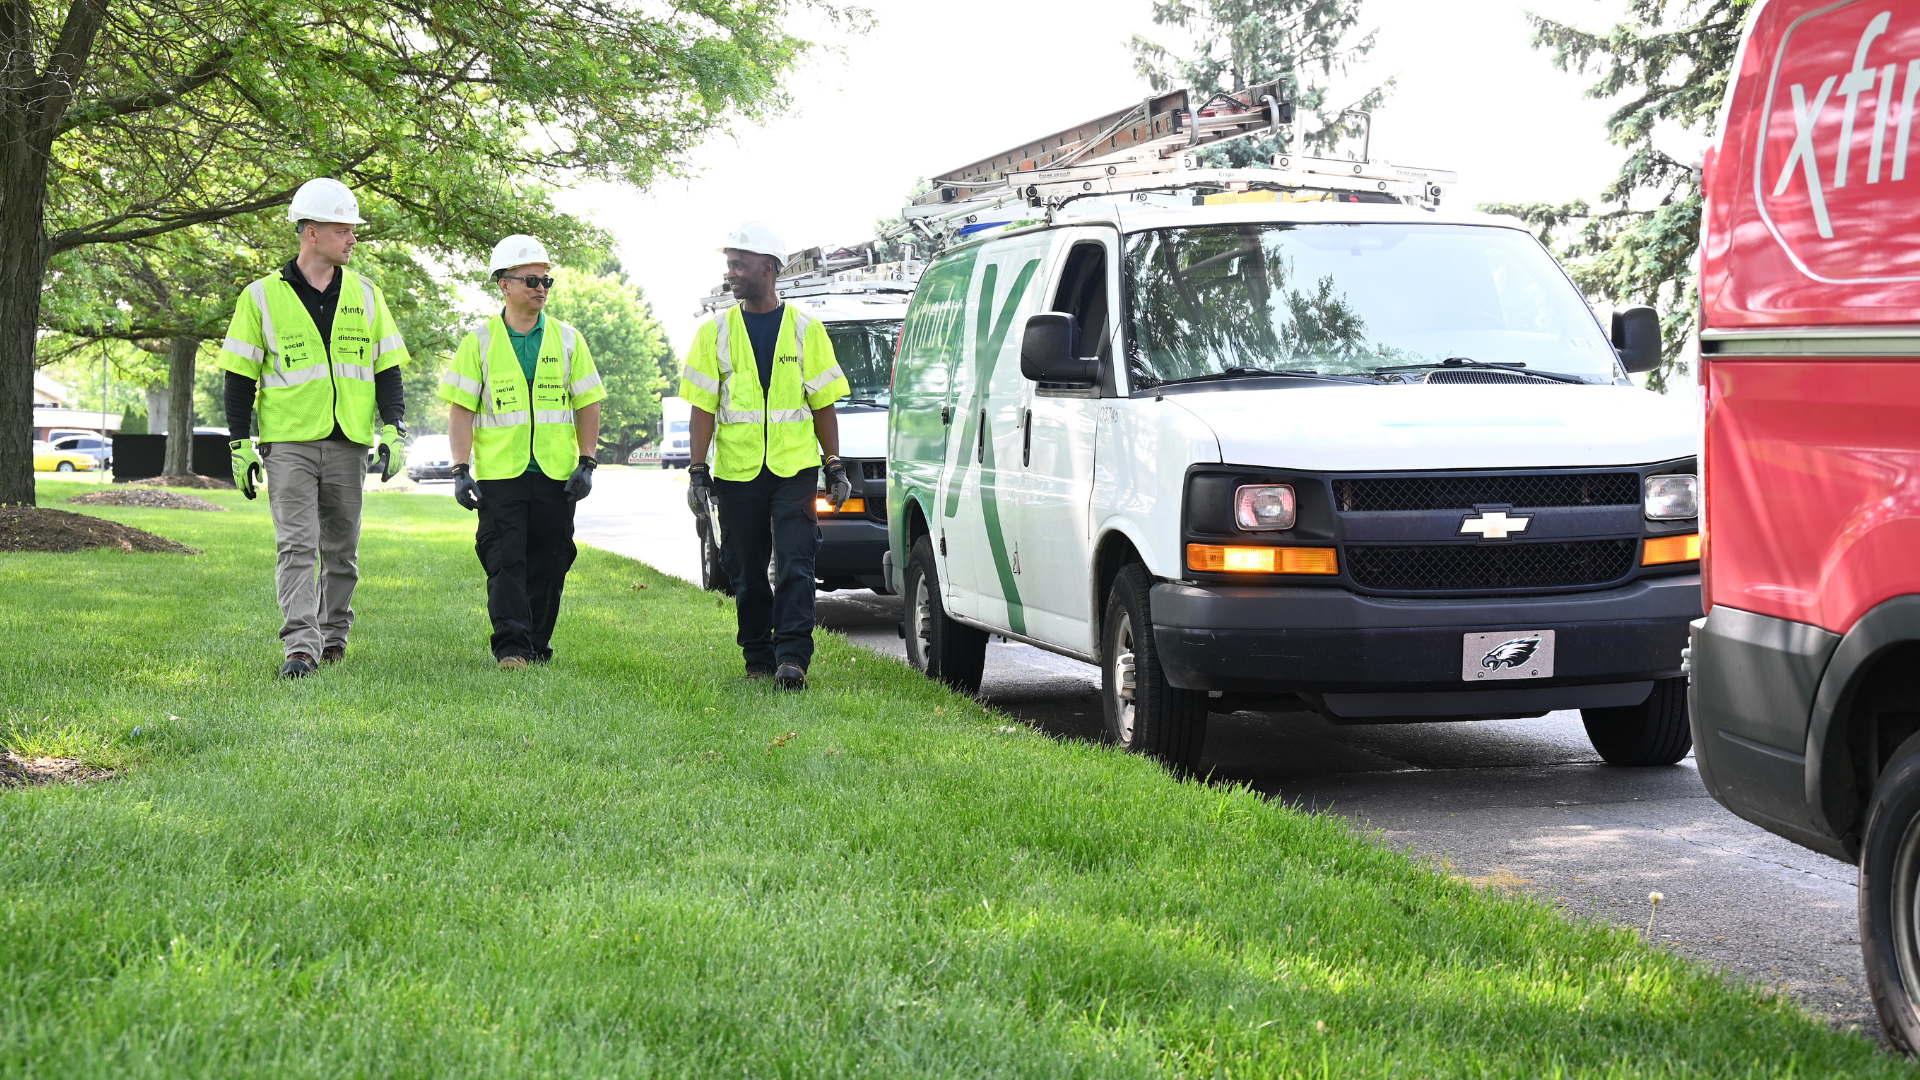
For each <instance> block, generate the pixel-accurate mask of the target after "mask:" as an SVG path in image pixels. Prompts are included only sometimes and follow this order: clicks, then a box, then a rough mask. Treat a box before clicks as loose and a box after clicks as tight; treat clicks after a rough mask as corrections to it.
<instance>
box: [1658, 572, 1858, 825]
mask: <svg viewBox="0 0 1920 1080" xmlns="http://www.w3.org/2000/svg"><path fill="white" fill-rule="evenodd" d="M1694 629H1695V632H1694V635H1693V652H1692V666H1693V677H1692V679H1691V681H1690V684H1689V685H1688V687H1687V715H1688V720H1689V722H1690V723H1691V724H1692V725H1693V754H1694V760H1695V762H1696V764H1698V765H1699V768H1700V780H1701V782H1702V783H1704V784H1705V785H1706V788H1707V791H1708V792H1710V793H1711V794H1712V795H1713V797H1714V798H1715V799H1717V800H1719V802H1720V804H1721V805H1722V806H1725V807H1726V808H1727V809H1729V810H1731V811H1733V812H1734V813H1736V814H1738V815H1740V816H1741V817H1743V818H1746V819H1747V820H1748V821H1751V822H1753V823H1754V824H1756V825H1758V826H1760V827H1761V828H1763V829H1766V830H1767V831H1768V832H1772V833H1776V834H1778V835H1780V836H1784V837H1786V838H1787V839H1789V840H1792V841H1794V842H1796V843H1799V844H1802V845H1804V846H1806V847H1810V848H1812V849H1814V850H1815V851H1819V852H1822V853H1824V854H1827V855H1831V856H1833V857H1834V858H1836V859H1841V860H1845V861H1853V859H1854V858H1855V857H1856V856H1857V855H1858V852H1857V851H1856V850H1849V846H1848V845H1849V841H1848V839H1847V838H1843V837H1840V836H1836V835H1833V833H1832V831H1831V830H1830V829H1828V828H1825V827H1823V826H1824V825H1825V821H1824V820H1823V819H1822V818H1821V816H1820V815H1817V814H1815V813H1814V812H1813V806H1812V804H1811V803H1810V802H1809V799H1808V793H1809V791H1810V790H1811V785H1809V783H1808V775H1807V772H1808V769H1807V749H1808V738H1807V736H1808V727H1809V721H1810V720H1811V717H1812V714H1813V711H1814V699H1815V697H1816V695H1817V694H1818V693H1819V689H1820V682H1821V678H1822V676H1823V675H1824V674H1825V672H1826V669H1827V663H1828V661H1829V659H1830V658H1831V657H1832V656H1833V654H1834V650H1835V647H1836V646H1838V645H1839V643H1840V640H1841V639H1840V635H1838V634H1834V633H1831V632H1829V631H1826V630H1823V629H1821V628H1820V627H1817V626H1810V625H1808V624H1806V623H1798V622H1792V621H1789V620H1786V619H1779V618H1774V617H1772V616H1769V615H1759V614H1755V613H1754V612H1751V611H1741V610H1739V609H1737V608H1730V607H1727V606H1726V605H1724V604H1722V605H1719V606H1717V607H1715V608H1714V609H1713V614H1712V615H1711V616H1709V617H1708V618H1706V619H1702V620H1701V621H1700V622H1699V623H1697V624H1695V628H1694Z"/></svg>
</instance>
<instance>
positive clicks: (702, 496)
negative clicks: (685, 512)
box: [687, 462, 713, 521]
mask: <svg viewBox="0 0 1920 1080" xmlns="http://www.w3.org/2000/svg"><path fill="white" fill-rule="evenodd" d="M687 509H689V510H691V511H693V516H694V517H695V518H697V519H699V520H700V521H705V520H707V516H708V515H709V514H710V513H712V511H713V470H712V469H710V468H708V467H707V465H706V463H705V462H702V463H701V464H699V465H693V466H689V467H688V468H687Z"/></svg>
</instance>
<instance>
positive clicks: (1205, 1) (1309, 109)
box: [1128, 0, 1393, 167]
mask: <svg viewBox="0 0 1920 1080" xmlns="http://www.w3.org/2000/svg"><path fill="white" fill-rule="evenodd" d="M1153 21H1154V23H1155V24H1156V25H1159V26H1168V27H1173V28H1175V29H1178V30H1181V31H1184V32H1185V33H1186V35H1187V36H1188V38H1189V39H1191V41H1192V43H1193V51H1192V52H1191V53H1189V54H1187V55H1180V54H1179V53H1176V52H1175V50H1174V49H1173V48H1171V47H1169V46H1167V45H1165V44H1162V43H1160V42H1155V41H1152V40H1150V39H1148V38H1146V37H1143V36H1141V35H1139V34H1135V35H1134V37H1133V40H1132V42H1131V43H1130V44H1129V45H1128V48H1129V50H1130V51H1132V53H1133V66H1134V70H1136V71H1138V72H1139V73H1140V74H1141V75H1142V76H1144V77H1145V78H1146V79H1147V81H1148V82H1149V83H1151V84H1152V86H1153V88H1154V90H1155V91H1164V90H1167V89H1170V88H1172V87H1178V86H1185V87H1188V88H1189V89H1191V90H1193V91H1194V92H1195V93H1196V95H1197V96H1198V97H1199V98H1201V99H1204V98H1205V97H1206V96H1207V95H1210V94H1216V93H1230V92H1232V91H1235V90H1240V89H1242V88H1244V87H1248V86H1253V85H1256V84H1259V83H1264V82H1270V81H1273V80H1276V79H1279V80H1282V81H1284V82H1285V83H1286V88H1287V90H1288V92H1289V95H1290V96H1291V97H1292V99H1293V103H1294V115H1295V116H1296V117H1304V116H1305V115H1307V114H1312V116H1313V117H1314V119H1315V121H1316V123H1317V125H1318V126H1317V127H1316V128H1315V129H1314V130H1311V131H1308V132H1306V133H1305V134H1304V135H1303V136H1302V137H1301V142H1302V143H1303V146H1302V147H1301V149H1305V150H1310V151H1314V152H1318V153H1325V152H1327V151H1329V150H1331V149H1332V148H1333V147H1334V146H1335V145H1336V144H1337V143H1339V141H1340V140H1341V139H1345V138H1350V137H1352V136H1355V135H1358V134H1359V133H1360V131H1361V122H1360V121H1359V120H1358V119H1357V118H1354V117H1351V116H1348V115H1346V114H1347V112H1348V110H1354V111H1362V112H1370V111H1372V110H1373V109H1375V108H1377V107H1378V106H1379V105H1380V103H1381V102H1382V101H1384V100H1385V99H1386V93H1387V90H1388V89H1390V88H1391V87H1392V85H1393V83H1392V80H1388V81H1387V82H1384V83H1381V84H1379V85H1377V86H1373V87H1370V88H1368V89H1366V90H1363V91H1361V92H1360V93H1358V94H1357V95H1356V96H1355V97H1353V98H1351V99H1348V100H1346V101H1340V100H1338V99H1335V98H1334V97H1333V96H1332V93H1333V87H1332V86H1331V85H1330V84H1331V82H1332V80H1334V79H1335V78H1337V77H1339V76H1341V75H1344V74H1345V73H1346V72H1347V70H1348V69H1349V68H1351V67H1352V66H1353V65H1354V64H1355V63H1357V62H1358V61H1359V60H1360V59H1361V58H1363V57H1365V56H1366V55H1367V54H1368V53H1369V52H1372V51H1373V47H1374V39H1375V36H1376V34H1375V31H1372V30H1368V31H1364V32H1363V31H1361V30H1360V3H1359V0H1154V5H1153ZM1283 149H1292V148H1291V147H1283V146H1281V145H1279V144H1278V142H1277V140H1275V139H1272V138H1250V139H1241V140H1238V141H1235V142H1232V143H1228V144H1226V145H1225V146H1222V147H1218V148H1216V149H1215V150H1212V151H1209V153H1208V156H1209V157H1210V158H1212V159H1213V163H1217V164H1220V165H1231V166H1236V167H1237V166H1244V165H1247V164H1249V163H1251V162H1255V161H1258V162H1262V163H1264V162H1265V161H1267V160H1268V159H1270V158H1271V157H1272V156H1273V155H1274V154H1275V153H1277V152H1279V151H1280V150H1283Z"/></svg>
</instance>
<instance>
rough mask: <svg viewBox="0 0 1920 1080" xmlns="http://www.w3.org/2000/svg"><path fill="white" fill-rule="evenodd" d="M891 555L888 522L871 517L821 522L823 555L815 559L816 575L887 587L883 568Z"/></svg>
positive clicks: (828, 519) (824, 578)
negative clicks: (850, 579)
mask: <svg viewBox="0 0 1920 1080" xmlns="http://www.w3.org/2000/svg"><path fill="white" fill-rule="evenodd" d="M886 553H887V523H886V522H884V521H874V520H872V519H871V518H863V517H846V518H831V517H822V518H821V519H820V552H819V554H817V555H815V556H814V559H813V573H814V576H815V577H817V578H820V579H822V580H827V579H830V578H855V579H857V580H859V582H860V584H861V585H863V586H865V587H867V588H869V589H876V590H879V589H882V588H884V587H885V585H886V578H885V576H884V571H883V570H882V567H881V565H880V561H881V559H882V558H884V557H885V556H886Z"/></svg>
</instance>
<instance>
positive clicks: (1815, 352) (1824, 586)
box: [1690, 0, 1920, 1052]
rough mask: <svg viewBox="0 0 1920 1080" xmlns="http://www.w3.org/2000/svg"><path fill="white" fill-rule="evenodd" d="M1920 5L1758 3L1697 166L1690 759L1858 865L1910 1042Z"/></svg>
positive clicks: (1888, 1001) (1918, 556) (1740, 806)
mask: <svg viewBox="0 0 1920 1080" xmlns="http://www.w3.org/2000/svg"><path fill="white" fill-rule="evenodd" d="M1917 92H1920V0H1841V2H1839V3H1835V2H1833V0H1767V2H1764V3H1763V4H1762V5H1761V6H1760V7H1759V8H1758V9H1757V10H1756V11H1755V12H1754V14H1753V16H1752V22H1751V24H1750V26H1749V28H1748V30H1747V37H1746V40H1745V42H1744V44H1743V45H1742V47H1741V50H1740V54H1739V59H1738V60H1737V62H1736V69H1735V71H1734V73H1733V78H1732V80H1731V81H1730V83H1729V86H1728V91H1727V98H1726V102H1725V105H1724V106H1723V114H1724V115H1723V117H1722V120H1723V122H1722V124H1721V127H1720V130H1721V135H1720V140H1719V143H1718V145H1716V146H1715V147H1714V148H1713V149H1712V150H1711V151H1710V152H1709V153H1708V155H1707V158H1706V161H1705V164H1704V181H1703V183H1704V190H1705V193H1706V208H1705V220H1704V224H1703V227H1702V245H1701V248H1702V250H1701V277H1700V296H1701V333H1700V353H1701V355H1700V358H1699V359H1700V377H1701V383H1702V387H1703V392H1704V396H1705V401H1706V448H1705V451H1706V452H1705V458H1704V462H1703V465H1704V471H1705V478H1704V487H1705V501H1706V516H1705V518H1704V524H1705V528H1704V546H1705V552H1704V558H1703V561H1702V566H1701V569H1702V577H1703V579H1704V589H1703V591H1704V593H1705V595H1704V596H1703V600H1704V606H1705V608H1706V610H1707V611H1708V613H1709V614H1708V615H1707V617H1706V618H1705V619H1703V620H1701V621H1700V622H1697V623H1695V624H1694V628H1693V635H1692V647H1691V657H1690V669H1691V674H1692V686H1691V689H1690V695H1691V696H1690V706H1691V713H1692V724H1693V737H1694V748H1695V750H1694V752H1695V755H1696V758H1697V760H1698V763H1699V767H1700V776H1701V778H1702V779H1703V780H1704V781H1705V782H1706V785H1707V789H1708V790H1709V791H1711V792H1712V793H1713V795H1714V797H1715V798H1717V799H1719V800H1720V801H1721V802H1722V803H1724V804H1725V805H1726V806H1727V808H1728V809H1730V810H1732V811H1733V812H1735V813H1737V814H1739V815H1740V816H1741V817H1744V818H1746V819H1747V820H1749V821H1752V822H1754V823H1756V824H1758V825H1760V826H1762V827H1764V828H1766V829H1769V830H1771V831H1773V832H1775V833H1778V834H1779V835H1781V836H1785V837H1787V838H1789V839H1792V840H1795V841H1798V842H1799V843H1801V844H1804V845H1806V846H1807V847H1810V848H1813V849H1814V850H1816V851H1822V852H1825V853H1827V854H1829V855H1832V856H1834V857H1835V858H1840V859H1846V860H1849V861H1857V862H1858V864H1859V867H1860V941H1861V945H1862V947H1863V948H1864V950H1865V952H1866V966H1867V973H1868V976H1869V982H1870V984H1871V990H1872V993H1873V998H1874V1002H1875V1004H1876V1006H1877V1007H1878V1009H1879V1012H1880V1017H1881V1020H1882V1021H1883V1022H1884V1024H1885V1026H1886V1032H1887V1036H1888V1038H1889V1039H1890V1040H1891V1041H1892V1042H1893V1043H1894V1044H1895V1045H1896V1046H1898V1047H1900V1048H1901V1049H1903V1050H1906V1051H1908V1052H1913V1051H1915V1050H1916V1049H1920V124H1915V123H1914V111H1915V104H1916V93H1917Z"/></svg>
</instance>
